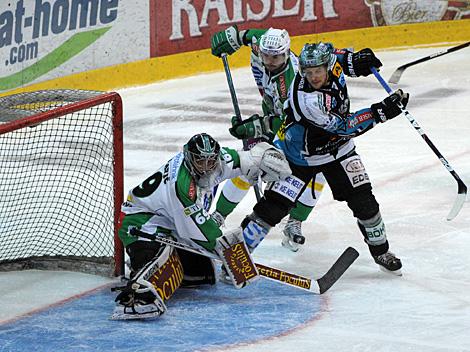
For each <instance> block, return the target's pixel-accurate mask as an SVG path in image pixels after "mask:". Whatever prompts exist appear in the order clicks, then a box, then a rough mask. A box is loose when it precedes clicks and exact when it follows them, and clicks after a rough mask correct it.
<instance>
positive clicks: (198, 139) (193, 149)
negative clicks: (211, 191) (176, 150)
mask: <svg viewBox="0 0 470 352" xmlns="http://www.w3.org/2000/svg"><path fill="white" fill-rule="evenodd" d="M184 162H185V164H186V166H187V168H188V169H189V172H190V173H191V175H192V176H193V177H194V178H195V179H196V183H197V185H198V186H199V187H202V188H209V187H212V186H214V182H215V179H216V177H217V176H219V174H220V172H221V164H220V145H219V143H217V141H216V140H215V139H214V138H212V137H211V136H209V135H208V134H207V133H199V134H196V135H194V136H193V137H191V139H190V140H189V141H188V143H186V144H185V145H184Z"/></svg>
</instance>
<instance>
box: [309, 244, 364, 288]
mask: <svg viewBox="0 0 470 352" xmlns="http://www.w3.org/2000/svg"><path fill="white" fill-rule="evenodd" d="M357 257H359V252H358V251H356V250H355V249H354V248H352V247H348V248H346V250H345V251H344V252H343V254H341V255H340V257H339V258H338V259H337V260H336V262H335V263H334V264H333V266H332V267H331V268H330V270H328V272H327V273H326V274H325V275H323V276H322V277H321V278H319V279H318V280H317V283H318V286H319V288H320V294H322V293H325V292H326V291H328V290H329V289H330V288H331V286H333V285H334V284H335V283H336V281H338V280H339V278H340V277H341V276H343V274H344V273H345V271H346V270H348V268H349V267H350V266H351V264H352V263H354V261H355V260H356V259H357Z"/></svg>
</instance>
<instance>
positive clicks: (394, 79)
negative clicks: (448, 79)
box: [388, 42, 470, 84]
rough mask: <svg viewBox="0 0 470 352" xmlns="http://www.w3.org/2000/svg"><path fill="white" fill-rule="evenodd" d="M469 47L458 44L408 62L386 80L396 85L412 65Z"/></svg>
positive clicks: (467, 44) (466, 44)
mask: <svg viewBox="0 0 470 352" xmlns="http://www.w3.org/2000/svg"><path fill="white" fill-rule="evenodd" d="M469 45H470V42H467V43H463V44H460V45H457V46H454V47H452V48H449V49H446V50H443V51H439V52H437V53H434V54H431V55H428V56H425V57H423V58H421V59H418V60H415V61H412V62H409V63H407V64H404V65H402V66H400V67H398V68H397V69H396V70H395V72H393V74H392V76H390V79H389V80H388V82H389V83H394V84H396V83H398V81H399V80H400V78H401V75H402V74H403V72H404V71H405V70H406V69H407V68H408V67H410V66H414V65H417V64H420V63H422V62H425V61H428V60H431V59H434V58H435V57H439V56H442V55H446V54H449V53H451V52H454V51H457V50H460V49H463V48H465V47H467V46H469Z"/></svg>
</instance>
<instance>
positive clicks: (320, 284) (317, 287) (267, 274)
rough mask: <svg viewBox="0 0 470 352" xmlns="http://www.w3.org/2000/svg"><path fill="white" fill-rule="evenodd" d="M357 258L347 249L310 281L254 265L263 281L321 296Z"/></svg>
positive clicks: (162, 239) (201, 251)
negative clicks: (316, 277)
mask: <svg viewBox="0 0 470 352" xmlns="http://www.w3.org/2000/svg"><path fill="white" fill-rule="evenodd" d="M130 234H131V235H133V236H139V237H142V238H146V239H150V240H152V241H156V242H160V243H163V244H167V245H170V246H173V247H175V248H179V249H183V250H185V251H188V252H192V253H196V254H200V255H203V256H205V257H209V258H211V259H215V260H220V258H219V257H218V256H217V255H215V254H213V253H211V252H209V251H206V250H204V249H202V248H197V247H192V246H190V245H188V244H185V243H182V242H177V241H173V240H172V239H169V238H165V237H159V236H153V235H150V234H148V233H145V232H142V231H140V230H138V229H136V228H132V229H131V230H130ZM358 257H359V253H358V252H357V251H356V250H355V249H354V248H352V247H348V248H346V249H345V250H344V252H343V253H342V254H341V255H340V256H339V258H338V259H337V260H336V262H335V263H334V264H333V265H332V266H331V267H330V269H329V270H328V271H327V272H326V274H325V275H323V276H322V277H321V278H319V279H312V278H309V277H305V276H301V275H297V274H292V273H289V272H287V271H284V270H281V269H276V268H272V267H269V266H266V265H263V264H259V263H255V265H256V267H257V269H258V272H259V274H260V276H261V277H264V278H265V279H268V280H272V281H276V282H279V283H281V284H284V285H288V286H292V287H295V288H299V289H302V290H305V291H308V292H312V293H314V294H317V295H321V294H323V293H325V292H326V291H328V290H329V289H330V288H331V286H333V285H334V284H335V283H336V281H338V280H339V279H340V277H341V276H343V274H344V273H345V272H346V270H348V268H349V267H350V266H351V264H352V263H354V261H355V260H356V259H357V258H358Z"/></svg>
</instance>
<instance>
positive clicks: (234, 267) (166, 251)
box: [112, 133, 291, 319]
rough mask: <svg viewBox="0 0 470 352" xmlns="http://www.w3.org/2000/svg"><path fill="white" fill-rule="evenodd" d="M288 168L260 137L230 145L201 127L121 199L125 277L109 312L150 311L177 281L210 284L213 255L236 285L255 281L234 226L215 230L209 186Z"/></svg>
mask: <svg viewBox="0 0 470 352" xmlns="http://www.w3.org/2000/svg"><path fill="white" fill-rule="evenodd" d="M290 173H291V170H290V168H289V165H288V163H287V161H286V159H285V157H284V155H283V153H282V152H280V151H279V150H277V149H276V148H274V147H273V146H271V145H269V144H267V143H260V144H258V145H256V146H255V147H253V148H252V149H251V150H250V151H235V150H233V149H230V148H221V147H220V146H219V144H218V142H217V141H215V140H214V139H213V138H212V137H211V136H209V135H208V134H205V133H201V134H196V135H195V136H193V137H192V138H191V139H190V140H189V141H188V143H186V144H185V146H184V150H183V152H181V153H178V154H177V155H175V156H174V157H173V158H171V159H170V160H169V161H168V162H167V163H165V164H164V165H163V166H162V167H160V169H159V170H158V171H157V172H156V173H154V174H153V175H151V176H150V177H148V178H147V179H146V180H144V181H143V182H142V183H141V184H140V185H139V186H137V187H135V188H133V189H132V190H131V191H130V192H129V194H128V197H127V201H126V202H125V203H124V204H123V205H122V213H123V217H122V219H121V228H120V230H119V238H120V239H121V241H122V242H123V244H124V246H125V248H126V252H127V254H128V255H129V259H130V267H131V275H130V278H131V280H130V281H129V282H128V284H127V285H126V286H125V287H123V288H120V290H121V291H122V292H121V293H119V295H118V296H117V297H116V302H117V306H116V308H115V312H114V314H113V316H112V319H141V318H152V317H157V316H159V315H161V314H163V313H164V312H165V311H166V306H165V303H164V302H165V301H166V300H168V299H169V298H170V297H171V295H172V294H173V293H174V292H175V291H176V289H178V287H180V286H199V285H205V284H209V285H212V284H214V283H215V282H216V279H215V273H214V263H213V261H212V259H214V258H215V259H218V260H220V261H222V263H223V264H224V267H225V268H226V269H227V271H228V274H229V276H230V278H231V280H232V283H233V284H234V286H235V287H237V288H242V287H244V286H245V285H247V284H249V283H250V282H252V281H253V280H256V279H257V277H258V272H257V269H256V266H255V265H254V263H253V260H252V258H251V255H250V252H249V251H248V249H247V246H246V244H245V241H244V239H243V235H242V232H241V228H237V229H235V230H231V231H226V232H225V233H222V231H221V230H220V227H219V225H218V224H217V222H216V221H215V220H214V219H213V218H212V217H211V216H210V215H209V213H208V211H209V208H210V206H211V202H212V198H213V189H214V187H215V186H216V185H218V184H219V183H221V182H222V181H224V180H227V179H231V178H234V177H237V176H240V175H244V176H245V177H247V178H248V179H249V180H253V182H254V180H256V179H257V178H258V177H259V176H260V175H261V177H262V179H263V180H264V181H266V182H271V181H277V180H281V179H284V178H286V177H287V176H289V175H290ZM170 237H171V238H174V239H175V241H172V240H168V238H170ZM165 239H166V242H165ZM161 242H165V243H170V245H167V244H165V245H162V244H161ZM171 243H173V245H171ZM178 244H180V245H178ZM173 246H176V247H183V248H188V249H189V250H190V251H188V250H182V249H175V248H174V247H173ZM194 251H195V252H197V254H195V253H193V252H194Z"/></svg>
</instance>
